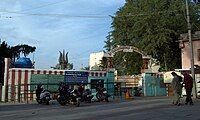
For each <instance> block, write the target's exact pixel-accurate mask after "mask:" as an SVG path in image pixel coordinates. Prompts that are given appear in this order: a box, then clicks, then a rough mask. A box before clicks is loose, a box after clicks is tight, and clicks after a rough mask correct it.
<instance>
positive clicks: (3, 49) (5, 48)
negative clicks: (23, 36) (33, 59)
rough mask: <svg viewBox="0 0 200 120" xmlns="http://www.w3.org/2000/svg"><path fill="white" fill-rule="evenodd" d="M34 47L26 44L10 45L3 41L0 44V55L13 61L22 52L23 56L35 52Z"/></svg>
mask: <svg viewBox="0 0 200 120" xmlns="http://www.w3.org/2000/svg"><path fill="white" fill-rule="evenodd" d="M35 50H36V47H34V46H33V47H32V46H29V45H26V44H21V45H16V46H12V47H10V46H9V45H8V44H7V43H6V42H5V41H3V42H2V44H1V46H0V55H1V57H4V58H5V57H6V58H11V59H13V61H15V59H16V58H19V57H20V54H21V53H22V54H23V55H24V56H25V57H26V56H28V55H29V54H30V53H33V52H35Z"/></svg>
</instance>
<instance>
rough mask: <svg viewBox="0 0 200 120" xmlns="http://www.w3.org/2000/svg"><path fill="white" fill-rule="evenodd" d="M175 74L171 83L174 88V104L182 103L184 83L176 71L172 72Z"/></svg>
mask: <svg viewBox="0 0 200 120" xmlns="http://www.w3.org/2000/svg"><path fill="white" fill-rule="evenodd" d="M171 74H172V76H173V79H172V82H171V85H172V88H173V104H174V105H178V106H179V105H180V97H181V93H182V84H181V80H180V78H181V77H180V76H179V75H177V74H176V73H175V72H172V73H171Z"/></svg>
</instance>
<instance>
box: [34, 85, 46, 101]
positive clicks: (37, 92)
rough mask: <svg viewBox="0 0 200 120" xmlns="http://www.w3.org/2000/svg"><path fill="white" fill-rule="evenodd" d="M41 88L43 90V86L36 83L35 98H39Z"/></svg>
mask: <svg viewBox="0 0 200 120" xmlns="http://www.w3.org/2000/svg"><path fill="white" fill-rule="evenodd" d="M43 90H44V88H43V87H42V84H38V85H37V87H36V97H37V99H40V94H41V92H42V91H43Z"/></svg>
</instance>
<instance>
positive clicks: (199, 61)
mask: <svg viewBox="0 0 200 120" xmlns="http://www.w3.org/2000/svg"><path fill="white" fill-rule="evenodd" d="M192 44H193V52H194V65H198V66H200V31H197V32H195V33H194V34H192ZM180 48H181V52H182V54H181V58H182V69H190V68H191V63H190V45H189V40H188V34H187V33H186V34H181V37H180Z"/></svg>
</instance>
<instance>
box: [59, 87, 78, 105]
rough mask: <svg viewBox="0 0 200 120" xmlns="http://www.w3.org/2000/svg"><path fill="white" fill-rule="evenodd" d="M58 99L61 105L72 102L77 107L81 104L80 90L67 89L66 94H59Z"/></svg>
mask: <svg viewBox="0 0 200 120" xmlns="http://www.w3.org/2000/svg"><path fill="white" fill-rule="evenodd" d="M57 101H58V103H59V104H60V105H66V104H72V105H76V106H77V107H79V106H80V94H79V93H78V90H76V89H75V90H72V91H69V90H68V91H67V92H66V93H64V94H58V96H57Z"/></svg>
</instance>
